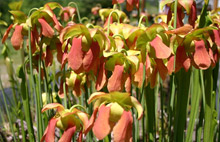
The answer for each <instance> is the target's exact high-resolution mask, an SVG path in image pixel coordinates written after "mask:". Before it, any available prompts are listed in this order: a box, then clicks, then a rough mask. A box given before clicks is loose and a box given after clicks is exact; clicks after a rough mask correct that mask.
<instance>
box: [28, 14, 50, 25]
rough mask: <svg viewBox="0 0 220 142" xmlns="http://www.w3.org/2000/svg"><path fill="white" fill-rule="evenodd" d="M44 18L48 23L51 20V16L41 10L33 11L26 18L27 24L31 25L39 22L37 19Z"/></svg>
mask: <svg viewBox="0 0 220 142" xmlns="http://www.w3.org/2000/svg"><path fill="white" fill-rule="evenodd" d="M42 17H43V18H44V19H45V20H46V21H47V22H48V23H50V22H51V21H52V18H51V16H50V15H49V14H48V13H47V12H45V11H42V10H37V11H34V12H33V13H32V14H31V16H30V17H29V18H28V19H27V24H28V26H30V27H32V26H33V25H36V24H39V22H38V19H40V18H42Z"/></svg>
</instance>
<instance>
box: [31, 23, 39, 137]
mask: <svg viewBox="0 0 220 142" xmlns="http://www.w3.org/2000/svg"><path fill="white" fill-rule="evenodd" d="M28 39H29V63H30V80H31V82H32V83H31V84H32V88H33V90H34V94H35V95H34V98H35V102H36V104H35V107H36V116H37V135H38V137H37V141H40V138H41V134H40V133H41V131H42V129H41V128H42V127H41V124H42V123H41V112H40V110H41V108H40V104H39V101H38V98H39V96H38V93H37V91H36V83H35V81H34V75H33V66H32V52H31V27H29V28H28Z"/></svg>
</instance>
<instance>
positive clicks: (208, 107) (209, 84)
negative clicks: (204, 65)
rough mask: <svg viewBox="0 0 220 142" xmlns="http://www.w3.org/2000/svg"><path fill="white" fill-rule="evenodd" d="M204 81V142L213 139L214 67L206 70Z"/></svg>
mask: <svg viewBox="0 0 220 142" xmlns="http://www.w3.org/2000/svg"><path fill="white" fill-rule="evenodd" d="M204 83H205V99H206V102H205V121H204V136H203V137H204V142H210V141H213V138H212V137H211V133H210V132H211V131H212V119H213V118H212V115H213V110H212V90H213V77H212V69H211V68H209V69H207V70H205V71H204Z"/></svg>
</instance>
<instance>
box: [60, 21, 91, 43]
mask: <svg viewBox="0 0 220 142" xmlns="http://www.w3.org/2000/svg"><path fill="white" fill-rule="evenodd" d="M78 36H85V37H86V39H87V42H88V45H90V44H91V43H92V38H91V35H90V32H89V30H88V28H87V27H86V26H85V25H82V24H76V25H73V26H71V27H69V28H68V29H67V31H66V32H65V33H64V40H65V39H69V38H73V37H78Z"/></svg>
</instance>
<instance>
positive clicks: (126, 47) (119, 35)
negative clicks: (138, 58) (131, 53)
mask: <svg viewBox="0 0 220 142" xmlns="http://www.w3.org/2000/svg"><path fill="white" fill-rule="evenodd" d="M116 36H118V37H120V38H121V39H122V40H123V41H124V45H125V49H126V50H129V48H128V46H127V44H126V40H125V38H124V37H123V36H122V35H121V34H115V35H113V36H112V37H113V38H114V37H116Z"/></svg>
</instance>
